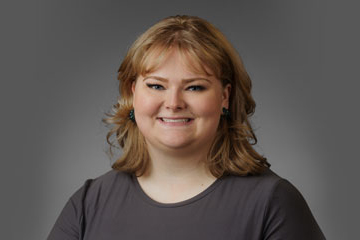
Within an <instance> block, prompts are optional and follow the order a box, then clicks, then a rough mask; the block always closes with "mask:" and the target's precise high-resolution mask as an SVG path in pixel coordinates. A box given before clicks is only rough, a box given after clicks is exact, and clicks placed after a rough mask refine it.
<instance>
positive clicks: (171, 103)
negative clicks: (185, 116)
mask: <svg viewBox="0 0 360 240" xmlns="http://www.w3.org/2000/svg"><path fill="white" fill-rule="evenodd" d="M165 107H166V108H167V109H171V110H173V111H176V110H181V109H184V108H186V103H185V101H184V99H183V95H182V93H181V90H177V89H172V90H169V91H168V92H167V94H166V99H165Z"/></svg>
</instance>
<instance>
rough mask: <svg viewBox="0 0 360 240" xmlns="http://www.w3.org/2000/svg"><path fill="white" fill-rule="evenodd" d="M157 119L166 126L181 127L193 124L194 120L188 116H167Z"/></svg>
mask: <svg viewBox="0 0 360 240" xmlns="http://www.w3.org/2000/svg"><path fill="white" fill-rule="evenodd" d="M157 120H158V121H159V122H160V123H161V124H162V125H164V126H168V127H176V126H178V127H180V126H188V125H190V124H192V122H193V121H194V119H193V118H187V117H176V118H166V117H159V118H157Z"/></svg>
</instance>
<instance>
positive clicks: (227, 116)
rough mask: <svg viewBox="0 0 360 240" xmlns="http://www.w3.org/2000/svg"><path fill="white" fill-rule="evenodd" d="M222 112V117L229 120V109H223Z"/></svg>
mask: <svg viewBox="0 0 360 240" xmlns="http://www.w3.org/2000/svg"><path fill="white" fill-rule="evenodd" d="M222 111H223V114H222V116H223V117H225V118H226V119H228V120H229V119H230V111H229V109H227V108H224V107H223V109H222Z"/></svg>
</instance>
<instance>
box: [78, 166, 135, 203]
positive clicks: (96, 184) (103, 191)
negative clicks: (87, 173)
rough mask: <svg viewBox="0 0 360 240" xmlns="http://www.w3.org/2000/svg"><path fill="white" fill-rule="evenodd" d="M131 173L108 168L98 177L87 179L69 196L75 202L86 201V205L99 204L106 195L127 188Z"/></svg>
mask: <svg viewBox="0 0 360 240" xmlns="http://www.w3.org/2000/svg"><path fill="white" fill-rule="evenodd" d="M130 181H131V174H129V173H125V172H121V171H117V170H110V171H108V172H106V173H104V174H103V175H100V176H99V177H96V178H93V179H91V178H90V179H87V180H86V181H85V183H84V184H83V185H82V186H81V187H80V188H79V189H78V190H77V191H76V192H75V193H74V194H73V195H72V196H71V201H73V202H75V203H80V202H82V203H86V205H89V204H90V205H92V204H96V205H97V204H99V203H100V202H104V201H105V199H106V198H107V197H109V196H110V195H113V194H115V193H118V192H119V191H126V190H127V189H128V188H129V184H130Z"/></svg>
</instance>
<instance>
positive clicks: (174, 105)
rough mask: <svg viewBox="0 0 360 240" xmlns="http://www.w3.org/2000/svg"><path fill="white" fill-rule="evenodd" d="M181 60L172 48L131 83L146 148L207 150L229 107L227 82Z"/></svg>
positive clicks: (138, 123) (134, 105)
mask: <svg viewBox="0 0 360 240" xmlns="http://www.w3.org/2000/svg"><path fill="white" fill-rule="evenodd" d="M184 61H186V60H185V59H183V58H182V57H181V55H180V54H179V53H178V52H176V51H173V52H172V53H170V55H169V56H168V58H167V59H166V60H165V61H164V63H163V64H162V65H161V66H160V67H159V68H158V69H157V70H156V71H154V72H151V73H149V74H147V75H146V76H139V77H138V78H137V80H136V82H134V83H133V85H132V92H133V107H134V110H135V119H136V124H137V126H138V128H139V130H140V131H141V133H142V134H143V136H144V137H145V140H146V142H147V145H148V147H149V148H156V149H157V150H164V151H169V150H191V151H193V150H196V151H199V150H204V151H207V150H208V149H209V148H210V145H211V143H212V141H213V140H214V138H215V133H216V130H217V127H218V125H219V121H220V117H221V113H222V108H223V107H225V108H228V104H229V103H228V102H229V94H230V85H227V86H226V87H223V86H222V84H221V82H220V80H219V79H217V78H216V77H215V76H207V75H202V74H198V73H193V72H191V71H190V70H189V69H188V67H187V65H186V63H185V62H184ZM210 72H211V71H210Z"/></svg>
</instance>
